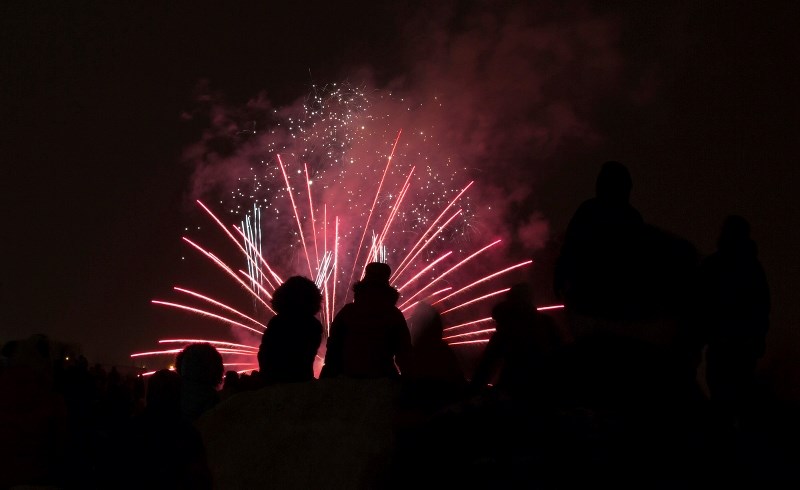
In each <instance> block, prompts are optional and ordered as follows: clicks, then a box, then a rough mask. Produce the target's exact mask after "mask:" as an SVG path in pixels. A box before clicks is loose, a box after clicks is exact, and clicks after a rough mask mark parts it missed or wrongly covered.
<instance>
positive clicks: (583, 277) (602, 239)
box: [554, 161, 644, 320]
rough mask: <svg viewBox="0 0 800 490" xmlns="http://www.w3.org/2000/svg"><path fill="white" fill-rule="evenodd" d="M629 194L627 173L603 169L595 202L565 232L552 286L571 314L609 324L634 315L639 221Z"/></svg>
mask: <svg viewBox="0 0 800 490" xmlns="http://www.w3.org/2000/svg"><path fill="white" fill-rule="evenodd" d="M632 189H633V181H632V179H631V175H630V172H629V171H628V169H627V167H625V166H624V165H623V164H621V163H619V162H615V161H609V162H606V163H604V164H603V166H602V167H601V169H600V173H599V174H598V176H597V182H596V186H595V197H593V198H591V199H588V200H586V201H584V202H583V203H582V204H581V205H580V206H579V207H578V209H577V210H576V211H575V214H574V215H573V216H572V219H571V220H570V222H569V225H568V226H567V231H566V234H565V237H564V244H563V246H562V248H561V254H560V256H559V258H558V261H557V263H556V270H555V278H554V280H555V291H556V294H557V295H558V296H559V297H560V298H563V299H564V301H565V303H566V306H567V308H568V310H570V311H571V312H574V313H578V314H580V315H585V316H588V317H593V318H604V319H610V320H621V319H631V317H632V316H635V314H636V312H635V310H636V309H637V308H638V307H639V304H640V303H639V301H638V298H637V296H638V295H639V294H640V292H639V288H638V286H639V281H637V272H638V270H639V268H638V264H637V260H636V258H637V256H639V255H640V254H641V247H640V246H639V245H640V238H641V236H642V232H643V229H644V220H643V219H642V216H641V214H639V211H637V210H636V209H635V208H634V207H633V206H631V204H630V195H631V190H632Z"/></svg>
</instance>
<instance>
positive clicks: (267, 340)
mask: <svg viewBox="0 0 800 490" xmlns="http://www.w3.org/2000/svg"><path fill="white" fill-rule="evenodd" d="M321 306H322V294H321V293H320V291H319V288H317V285H316V284H314V282H313V281H311V280H310V279H307V278H305V277H302V276H293V277H290V278H289V279H287V280H286V282H284V283H283V284H281V285H280V286H279V287H278V289H276V290H275V293H274V294H273V295H272V307H273V308H274V309H275V312H276V313H277V314H276V315H275V316H274V317H272V319H271V320H270V321H269V324H268V325H267V329H266V330H265V331H264V335H263V337H262V338H261V346H260V347H259V349H258V367H259V373H260V375H261V379H262V380H263V381H264V383H266V384H273V383H292V382H300V381H310V380H312V379H314V359H315V358H316V356H317V350H318V349H319V344H320V343H321V342H322V323H320V321H319V320H318V319H317V317H316V316H315V315H316V314H317V313H319V310H320V308H321Z"/></svg>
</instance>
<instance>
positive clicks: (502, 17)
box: [184, 2, 623, 253]
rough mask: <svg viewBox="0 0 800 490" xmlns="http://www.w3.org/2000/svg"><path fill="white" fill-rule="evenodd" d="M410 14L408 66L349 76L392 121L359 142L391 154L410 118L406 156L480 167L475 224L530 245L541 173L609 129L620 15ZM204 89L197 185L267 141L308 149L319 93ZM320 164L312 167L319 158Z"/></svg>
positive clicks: (509, 9)
mask: <svg viewBox="0 0 800 490" xmlns="http://www.w3.org/2000/svg"><path fill="white" fill-rule="evenodd" d="M403 18H405V19H409V20H407V21H405V22H403V24H402V25H401V26H398V32H399V34H398V35H400V36H402V39H403V42H402V43H400V45H402V46H403V50H402V51H401V52H399V53H396V52H392V53H387V56H392V57H393V59H391V60H387V64H388V63H391V64H392V66H393V67H394V68H393V70H392V71H393V72H394V73H395V74H396V76H393V77H389V81H388V82H385V83H378V82H376V81H375V79H374V75H373V73H375V71H374V70H373V69H372V67H363V66H362V67H361V68H360V69H358V70H354V71H351V73H349V74H347V75H346V77H343V80H347V81H349V82H350V83H351V84H353V85H355V86H358V87H360V88H361V89H362V90H363V92H364V93H367V94H370V105H371V108H370V112H371V113H372V114H375V115H379V116H380V117H381V118H382V121H383V122H384V126H382V127H380V128H379V129H378V130H377V132H378V134H379V135H380V137H378V138H373V140H371V141H366V140H365V141H360V142H358V146H359V148H358V149H357V150H354V149H351V150H349V151H350V153H349V155H351V156H352V154H353V152H355V151H357V152H358V153H359V156H361V157H362V158H369V156H370V155H376V154H379V153H383V154H388V150H389V148H388V147H391V144H392V143H393V141H394V137H395V135H396V131H398V130H400V129H402V130H403V136H402V138H401V142H402V147H401V152H402V154H401V155H400V158H401V159H415V161H413V162H411V164H414V165H418V166H419V167H420V168H421V169H422V171H425V172H429V173H435V174H441V175H445V174H449V173H453V171H454V170H457V171H458V172H457V173H458V175H459V176H460V178H461V179H462V181H463V182H466V181H467V180H470V179H475V180H476V184H477V185H475V186H474V188H473V189H471V190H470V195H471V198H470V199H471V201H470V206H471V213H472V215H473V219H472V220H471V226H472V227H473V230H472V231H473V232H474V233H475V234H480V235H482V236H483V235H496V236H504V237H506V238H508V239H510V241H511V242H512V243H514V244H516V245H517V246H518V247H521V248H522V249H524V250H525V251H526V253H532V252H534V251H535V250H537V249H539V248H541V247H543V246H544V244H545V243H546V242H547V239H548V234H549V226H548V223H547V219H546V217H545V216H543V215H542V214H541V213H539V212H538V211H537V210H536V209H535V206H534V205H533V202H534V199H533V198H534V197H535V192H536V188H537V184H538V181H539V179H540V176H541V173H542V170H543V169H546V168H547V167H548V166H551V165H557V164H558V163H559V158H560V156H559V155H560V153H561V152H562V151H563V150H564V149H565V148H569V147H571V146H583V147H586V146H591V145H594V144H596V143H597V142H599V141H600V140H601V139H602V134H601V133H600V132H598V131H597V130H596V129H595V128H594V127H593V125H592V118H593V116H594V113H595V111H596V108H597V107H598V105H599V104H600V103H601V102H603V101H606V100H607V99H608V98H614V97H619V96H620V95H619V93H620V89H619V88H618V85H619V84H620V78H621V75H622V69H623V63H622V60H621V56H620V52H619V48H618V44H619V27H618V23H617V22H616V20H615V19H614V18H613V17H611V16H607V15H601V14H597V13H594V12H592V10H591V9H589V8H587V7H586V6H585V5H583V4H569V5H568V6H563V5H562V4H558V5H556V4H545V5H535V6H532V5H527V2H467V3H463V2H455V3H448V4H445V5H441V4H439V3H438V2H436V5H435V6H429V5H426V6H424V7H421V8H420V10H418V11H416V12H413V13H412V14H411V15H406V16H404V17H403ZM382 72H386V70H385V69H383V70H382ZM265 83H266V82H265ZM196 100H197V102H198V107H197V108H196V109H195V110H194V111H193V112H189V113H187V114H185V117H186V118H187V119H192V120H194V121H203V124H204V125H205V126H206V127H205V129H204V131H203V134H202V137H201V139H200V140H199V141H198V142H197V143H196V144H194V145H192V146H190V147H189V148H187V149H186V152H185V154H184V158H185V160H186V161H187V162H190V163H191V164H192V165H194V166H195V168H196V171H195V173H194V178H193V181H192V187H191V195H192V197H194V198H197V197H203V196H207V195H209V194H213V195H215V196H225V195H229V196H230V195H232V194H234V193H235V192H236V191H235V189H240V188H241V183H242V181H243V179H244V180H246V179H247V178H249V176H252V175H253V173H254V169H255V168H257V167H258V166H259V165H260V164H261V162H263V161H264V160H265V159H266V157H265V156H266V151H265V150H266V149H272V150H280V151H282V152H285V153H286V154H289V155H294V157H295V158H298V159H299V158H302V157H303V155H304V152H305V150H306V149H305V148H302V147H301V145H299V144H298V142H297V141H296V139H295V137H294V136H292V131H291V129H290V127H289V126H291V124H289V123H287V121H290V120H292V118H293V117H295V115H297V114H300V113H302V112H303V110H304V107H306V108H307V104H308V102H309V96H308V94H303V95H302V96H301V97H299V98H298V99H297V101H296V102H295V103H294V104H289V105H286V106H282V107H275V106H273V104H272V103H271V102H270V100H269V97H268V94H267V92H264V93H261V94H257V95H256V96H255V97H253V98H252V99H251V100H250V101H248V102H247V103H246V104H244V105H238V106H237V105H236V104H229V103H227V102H226V101H225V99H224V97H223V96H222V95H221V94H219V93H213V92H212V91H211V90H210V88H209V86H208V84H207V83H203V84H200V85H199V86H198V92H197V98H196ZM277 121H282V125H281V126H280V127H275V126H273V124H274V123H275V122H277ZM376 124H377V123H376ZM267 128H271V129H270V130H267ZM374 133H375V130H373V134H374ZM374 159H375V160H376V165H375V167H376V170H374V171H371V173H369V174H368V175H359V176H356V175H355V174H353V175H352V176H351V177H348V178H352V179H365V180H363V182H349V184H350V185H351V186H358V185H361V184H366V183H369V182H371V181H374V179H376V178H377V176H376V174H375V172H380V171H381V170H382V169H383V164H384V161H380V162H379V159H378V158H374ZM340 163H341V162H340ZM309 165H310V167H311V172H312V173H314V172H315V171H316V169H318V163H315V162H309ZM404 176H405V175H404V174H402V175H401V174H394V173H392V175H391V176H390V178H389V179H390V181H389V182H387V186H388V187H387V188H399V187H400V183H399V182H401V180H402V179H403V178H404ZM312 177H313V176H312ZM463 182H454V185H455V186H456V187H458V186H459V185H461V184H463ZM372 185H374V184H372ZM325 198H326V200H327V201H328V202H332V203H333V202H337V201H338V202H339V204H340V205H342V206H346V205H347V199H348V196H346V195H340V194H337V192H336V189H326V196H325ZM358 218H359V219H363V217H361V216H359V217H358ZM286 223H288V224H286ZM289 225H292V226H293V224H292V223H291V222H290V221H288V220H284V225H283V226H287V227H289V228H290V226H289ZM276 226H281V225H277V224H276ZM281 231H282V232H286V233H291V230H290V229H288V228H287V229H285V230H281Z"/></svg>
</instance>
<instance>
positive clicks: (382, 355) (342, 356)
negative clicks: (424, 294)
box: [321, 262, 411, 378]
mask: <svg viewBox="0 0 800 490" xmlns="http://www.w3.org/2000/svg"><path fill="white" fill-rule="evenodd" d="M390 276H391V269H390V268H389V266H388V265H387V264H383V263H379V262H372V263H370V264H368V265H367V268H366V271H365V273H364V278H363V279H362V280H361V281H359V282H357V283H356V284H355V285H354V286H353V302H352V303H348V304H346V305H345V306H344V307H343V308H342V309H341V310H340V311H339V313H338V314H337V315H336V317H335V318H334V319H333V322H332V323H331V331H330V337H329V338H328V343H327V351H326V354H325V366H324V367H323V368H322V373H321V375H322V376H324V377H334V376H339V375H345V376H350V377H355V378H379V377H396V376H397V375H398V372H397V369H398V368H399V369H400V372H401V373H402V372H403V371H405V370H406V368H407V367H408V363H409V356H410V351H411V336H410V334H409V331H408V325H407V324H406V320H405V317H403V313H402V312H401V311H400V310H399V309H398V308H397V307H396V306H395V303H397V299H398V298H399V293H398V292H397V290H396V289H395V288H393V287H392V286H390V285H389V277H390ZM395 363H397V365H396V366H395Z"/></svg>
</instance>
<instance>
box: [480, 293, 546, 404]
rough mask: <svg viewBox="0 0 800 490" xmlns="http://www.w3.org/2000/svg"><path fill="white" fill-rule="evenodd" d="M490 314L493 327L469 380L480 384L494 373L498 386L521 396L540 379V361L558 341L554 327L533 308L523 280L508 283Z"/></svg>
mask: <svg viewBox="0 0 800 490" xmlns="http://www.w3.org/2000/svg"><path fill="white" fill-rule="evenodd" d="M492 318H493V319H494V321H495V329H496V330H495V332H494V333H493V334H492V337H491V338H490V339H489V343H488V344H486V349H485V350H484V352H483V357H482V358H481V360H480V362H479V364H478V367H477V368H476V370H475V374H474V375H473V377H472V381H471V383H472V385H473V386H474V387H483V386H485V385H486V384H487V383H490V382H491V381H492V380H493V379H494V378H495V377H497V383H496V386H497V387H498V388H499V389H502V390H504V391H506V392H507V393H508V394H509V395H511V396H512V397H515V396H525V395H527V394H528V393H529V392H530V390H532V389H536V388H537V385H538V384H539V383H540V382H542V381H543V379H542V376H543V372H542V369H543V367H544V364H545V362H546V360H547V358H548V356H549V355H550V354H551V353H552V352H553V351H554V350H555V349H556V348H557V347H558V346H559V345H560V343H561V341H560V335H559V333H558V328H557V326H556V324H555V322H554V321H553V319H552V318H550V317H549V316H547V315H545V314H542V313H539V312H538V311H537V310H536V306H535V304H534V302H533V293H532V291H531V289H530V287H529V286H528V284H525V283H522V284H516V285H514V286H513V287H511V289H510V290H509V291H508V293H506V297H505V299H504V300H503V301H501V302H500V303H498V304H497V305H495V307H494V308H493V309H492ZM498 371H499V372H498Z"/></svg>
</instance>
